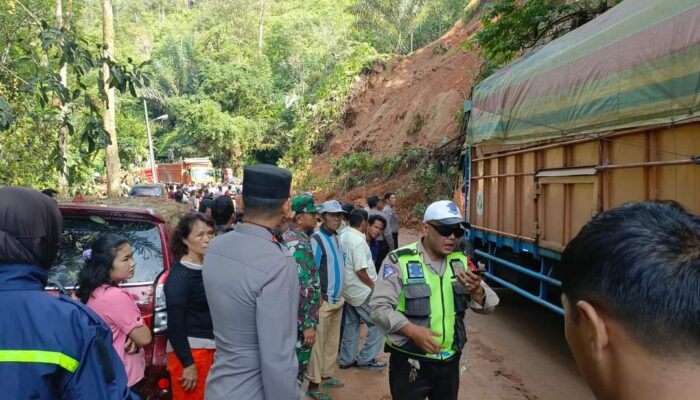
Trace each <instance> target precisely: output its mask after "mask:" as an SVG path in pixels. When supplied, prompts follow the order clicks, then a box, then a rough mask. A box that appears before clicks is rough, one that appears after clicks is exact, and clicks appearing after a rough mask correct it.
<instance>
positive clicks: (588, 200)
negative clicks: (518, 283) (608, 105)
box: [470, 122, 700, 252]
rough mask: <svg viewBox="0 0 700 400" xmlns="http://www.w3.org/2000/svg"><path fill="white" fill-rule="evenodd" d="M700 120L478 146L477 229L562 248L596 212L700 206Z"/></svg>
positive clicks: (698, 209)
mask: <svg viewBox="0 0 700 400" xmlns="http://www.w3.org/2000/svg"><path fill="white" fill-rule="evenodd" d="M699 133H700V123H698V122H694V123H690V124H685V125H679V126H675V127H669V128H656V129H648V130H630V131H626V132H616V133H613V134H608V135H601V136H600V137H575V138H572V139H570V140H567V141H562V142H559V143H539V144H534V145H532V146H528V148H525V149H518V150H515V151H512V150H511V151H508V150H502V151H498V150H497V151H496V152H488V150H485V149H481V148H479V147H478V146H477V147H476V148H474V149H473V151H472V169H471V171H472V176H471V190H470V219H471V223H472V226H473V227H474V229H478V230H483V231H485V232H489V233H492V234H497V235H501V236H503V237H508V238H513V239H518V240H521V241H525V242H531V243H534V244H537V245H538V246H540V247H542V248H546V249H549V250H554V251H556V252H561V251H562V250H563V249H564V247H565V245H566V243H568V242H569V241H570V240H571V239H572V238H573V237H574V236H575V235H576V234H577V233H578V232H579V230H580V229H581V228H582V227H583V225H585V224H586V222H588V221H589V220H590V219H591V218H592V217H593V216H594V215H596V214H597V213H599V212H601V211H603V210H607V209H610V208H614V207H617V206H619V205H621V204H623V203H625V202H630V201H642V200H653V199H663V200H675V201H678V202H679V203H681V204H682V205H683V206H685V207H686V208H688V209H689V210H690V211H691V212H693V213H696V214H700V165H697V164H695V163H693V162H692V160H691V157H692V156H694V155H697V154H700V135H699Z"/></svg>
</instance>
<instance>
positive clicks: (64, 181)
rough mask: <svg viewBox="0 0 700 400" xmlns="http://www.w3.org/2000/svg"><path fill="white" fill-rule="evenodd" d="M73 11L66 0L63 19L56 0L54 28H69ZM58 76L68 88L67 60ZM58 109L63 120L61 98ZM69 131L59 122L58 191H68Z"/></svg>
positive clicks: (65, 112)
mask: <svg viewBox="0 0 700 400" xmlns="http://www.w3.org/2000/svg"><path fill="white" fill-rule="evenodd" d="M72 13H73V0H68V1H67V4H66V14H65V19H64V17H63V4H62V1H61V0H56V28H57V29H59V30H61V29H65V30H70V24H71V18H72ZM58 75H59V76H60V82H61V87H62V88H64V89H67V88H68V61H67V60H63V62H62V63H61V64H60V69H59V72H58ZM58 107H59V109H60V113H59V119H60V120H61V121H65V120H66V118H67V117H68V104H66V102H64V101H63V100H60V99H59V105H58ZM69 136H70V133H69V131H68V126H67V125H66V124H65V123H61V127H60V128H59V131H58V153H59V154H58V155H59V160H60V162H59V166H58V191H59V192H60V193H67V192H68V139H69Z"/></svg>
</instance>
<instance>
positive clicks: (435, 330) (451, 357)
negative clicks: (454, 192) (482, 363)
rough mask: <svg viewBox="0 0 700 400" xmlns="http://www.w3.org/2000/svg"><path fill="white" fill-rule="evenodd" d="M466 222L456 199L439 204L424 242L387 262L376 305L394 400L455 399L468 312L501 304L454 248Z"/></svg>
mask: <svg viewBox="0 0 700 400" xmlns="http://www.w3.org/2000/svg"><path fill="white" fill-rule="evenodd" d="M465 225H466V223H465V222H463V221H462V218H461V216H460V214H459V209H458V208H457V206H456V205H455V204H454V203H453V202H451V201H446V200H444V201H438V202H435V203H433V204H431V205H430V206H429V207H428V208H427V209H426V211H425V215H424V217H423V227H422V232H423V237H422V238H421V240H420V241H418V242H415V243H412V244H410V245H408V246H406V247H403V248H400V249H398V250H395V251H393V252H391V253H389V255H388V256H387V258H386V259H385V260H384V262H383V263H382V264H383V265H382V267H381V269H380V271H379V279H378V280H377V284H376V287H375V289H374V294H373V297H372V300H371V302H370V306H371V309H372V318H373V319H374V321H375V322H376V323H377V324H378V325H379V326H381V327H382V328H383V329H384V330H385V331H386V332H387V338H386V349H387V350H388V351H389V352H390V353H391V357H390V360H389V386H390V388H391V395H392V398H393V399H395V400H413V399H415V400H419V399H420V400H424V399H425V398H426V397H427V398H429V399H431V400H450V399H455V400H456V399H457V392H458V391H459V360H460V356H461V353H462V349H463V347H464V345H465V344H466V341H467V336H466V335H467V332H466V326H465V321H464V319H465V316H464V313H465V311H466V310H467V308H471V309H472V310H473V311H474V312H478V313H489V312H491V311H493V309H494V308H495V307H496V305H497V304H498V301H499V299H498V296H497V295H496V293H495V292H494V291H493V290H491V288H489V287H488V285H486V283H484V282H483V281H482V280H481V278H480V277H479V275H478V274H477V273H475V272H473V271H472V269H471V268H470V265H471V264H470V262H469V260H468V257H467V256H466V255H465V254H464V253H462V252H460V251H455V248H456V245H457V241H458V240H459V238H460V237H462V236H463V235H464V227H465Z"/></svg>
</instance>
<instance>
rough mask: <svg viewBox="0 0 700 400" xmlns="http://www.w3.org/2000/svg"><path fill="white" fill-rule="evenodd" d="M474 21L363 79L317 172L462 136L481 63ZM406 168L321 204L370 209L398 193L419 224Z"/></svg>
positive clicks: (416, 194)
mask: <svg viewBox="0 0 700 400" xmlns="http://www.w3.org/2000/svg"><path fill="white" fill-rule="evenodd" d="M479 27H480V23H479V22H478V21H476V20H473V21H472V22H470V23H469V24H467V25H465V24H463V23H462V22H461V21H458V22H457V23H456V24H455V25H454V27H453V28H452V29H451V30H450V31H448V32H447V33H445V34H444V35H443V36H442V37H441V38H440V39H438V40H436V41H435V42H433V43H431V44H430V45H428V46H426V47H424V48H422V49H420V50H417V51H416V52H414V53H413V54H411V55H409V56H405V57H402V58H400V59H397V60H395V61H392V62H390V63H387V64H382V63H378V64H376V65H375V67H374V68H373V70H372V71H371V73H370V74H368V75H367V76H365V77H364V78H363V80H361V81H360V82H359V83H358V85H357V87H356V89H355V90H354V92H353V94H352V95H351V98H350V100H349V105H348V108H347V110H346V113H345V116H344V118H343V121H342V124H341V126H340V127H339V128H338V129H336V130H335V131H334V132H333V133H332V135H331V138H330V139H329V140H328V142H327V143H326V146H325V149H324V153H323V154H321V155H319V156H318V157H317V158H315V159H314V172H313V173H314V174H315V175H316V176H319V177H327V176H328V174H330V173H331V168H330V164H331V161H335V160H338V159H340V158H342V157H344V156H347V155H349V154H353V153H357V152H362V151H367V152H370V153H371V154H372V156H373V157H375V158H377V159H381V158H385V157H388V156H394V155H397V154H400V153H401V152H403V151H404V150H405V149H408V148H415V147H418V148H427V149H432V148H435V147H437V146H439V145H440V144H441V143H444V142H445V141H449V140H451V139H453V138H455V137H458V136H460V135H461V134H462V133H461V131H460V119H459V114H460V113H461V110H462V107H463V104H464V101H465V100H466V99H467V98H468V97H469V92H470V90H471V85H472V82H473V80H474V77H475V76H476V74H477V73H478V70H479V66H480V60H479V58H478V55H477V52H476V51H475V50H472V49H470V48H468V46H467V41H468V40H469V39H470V38H471V36H472V35H473V34H474V33H475V32H476V31H477V30H478V29H479ZM410 172H412V171H407V170H405V169H404V170H403V171H401V172H400V173H399V174H397V175H395V176H393V177H392V178H391V179H389V180H387V179H385V178H382V179H374V180H373V181H372V182H370V183H369V184H367V185H364V186H362V187H360V188H356V189H354V190H352V191H350V192H348V193H341V192H342V188H340V187H338V188H334V189H332V190H331V191H330V192H328V193H320V194H319V198H320V199H326V198H340V199H341V200H343V201H346V202H352V203H356V204H358V205H360V204H364V198H365V197H366V196H367V195H369V194H377V195H382V194H383V193H385V192H387V191H398V192H399V193H400V194H401V195H400V196H399V202H398V211H399V215H400V218H401V220H402V221H401V222H402V223H404V224H405V223H410V222H412V221H413V220H414V217H413V216H412V215H411V210H412V208H413V206H414V205H415V204H416V203H419V202H421V201H423V199H422V198H423V195H422V193H421V192H420V191H419V190H416V189H415V188H413V187H412V184H411V179H410V177H409V176H408V175H407V174H408V173H410Z"/></svg>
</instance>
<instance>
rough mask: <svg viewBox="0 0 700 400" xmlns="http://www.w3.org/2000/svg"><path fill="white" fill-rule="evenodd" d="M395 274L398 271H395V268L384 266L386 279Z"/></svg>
mask: <svg viewBox="0 0 700 400" xmlns="http://www.w3.org/2000/svg"><path fill="white" fill-rule="evenodd" d="M394 273H396V270H394V267H392V266H391V265H389V264H384V275H383V276H382V277H383V278H384V279H386V278H388V277H390V276H391V275H393V274H394Z"/></svg>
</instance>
